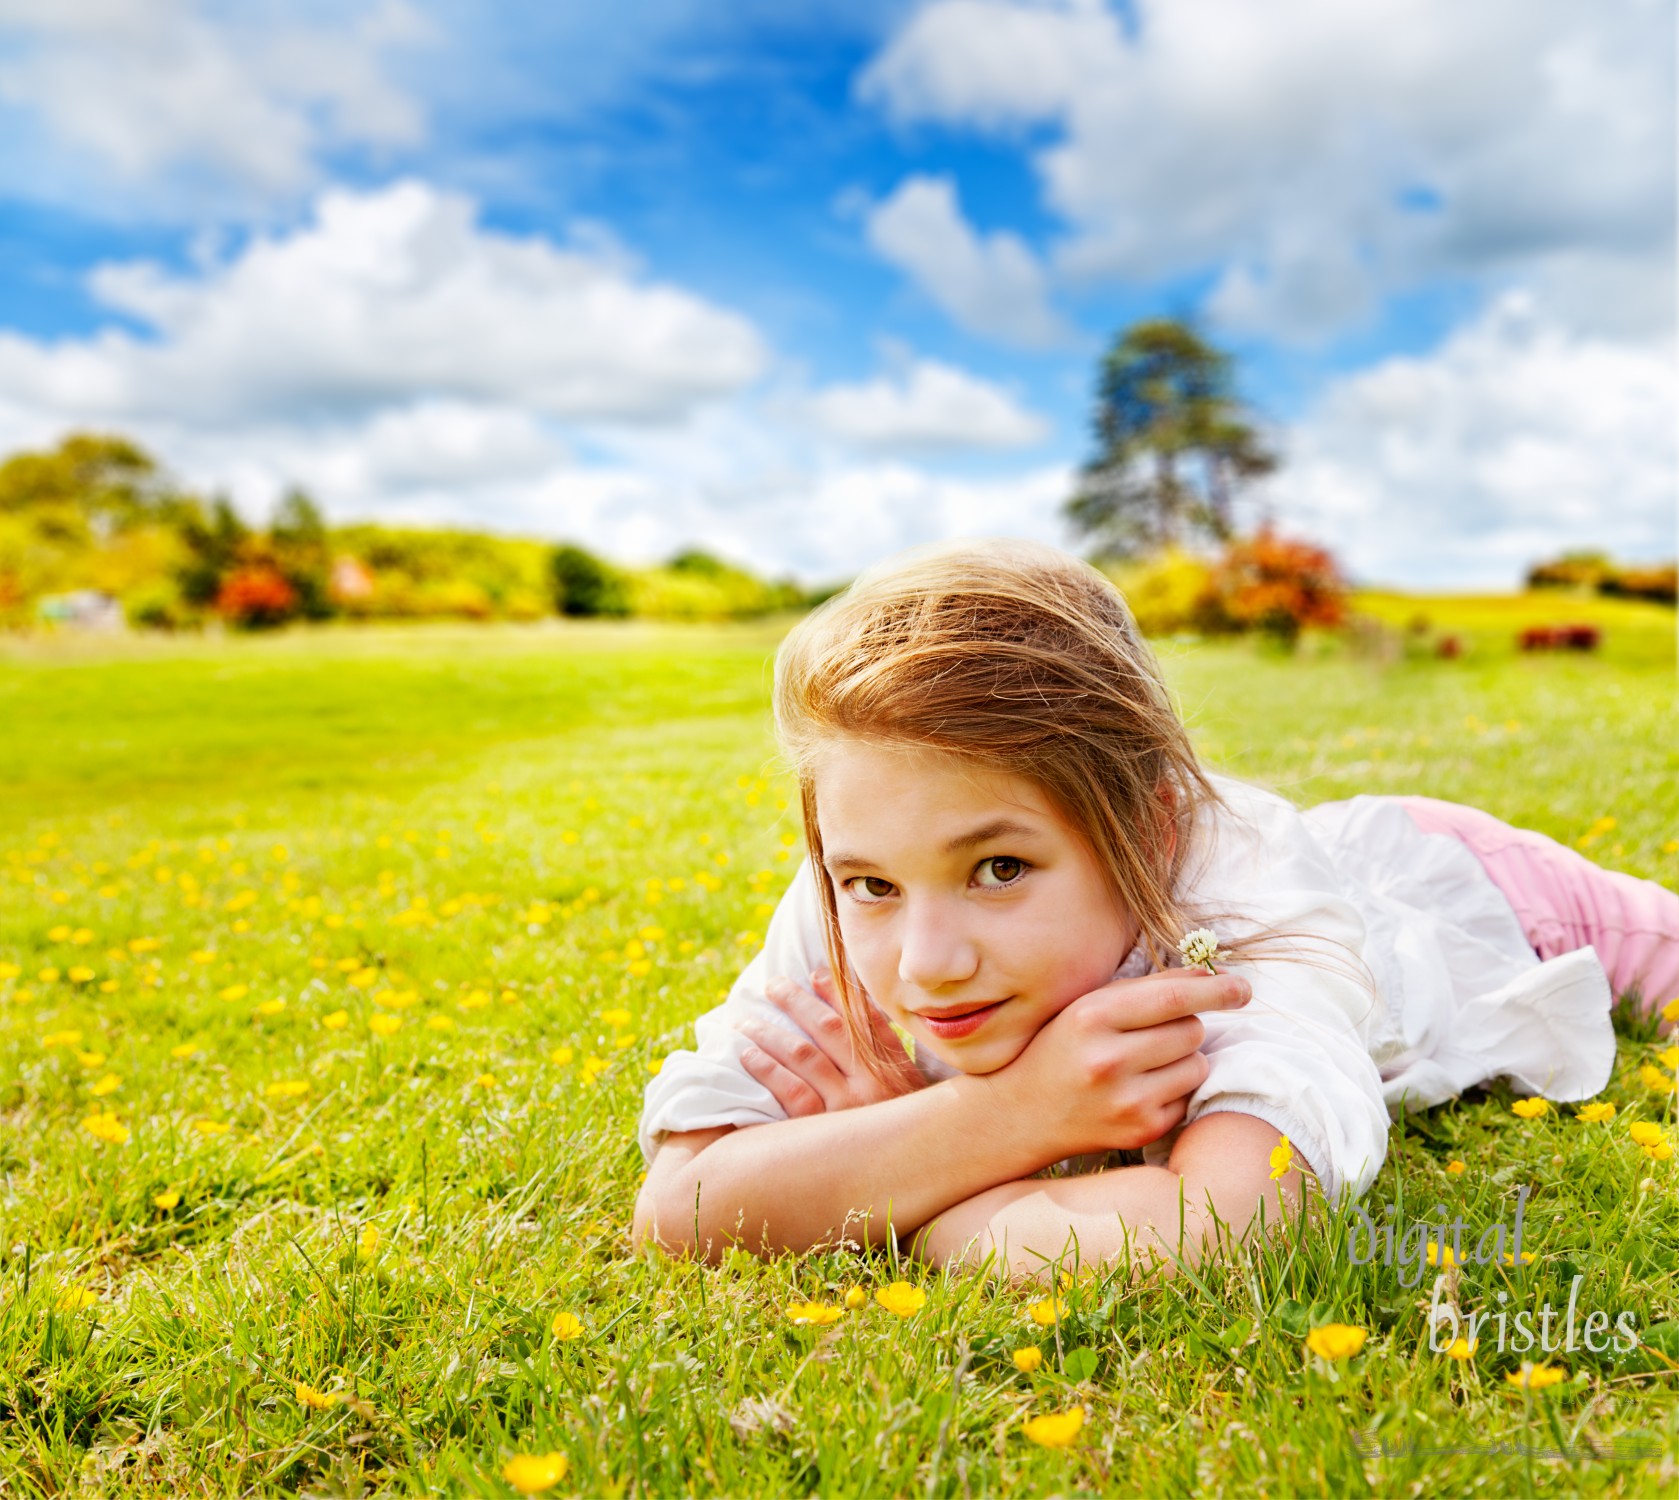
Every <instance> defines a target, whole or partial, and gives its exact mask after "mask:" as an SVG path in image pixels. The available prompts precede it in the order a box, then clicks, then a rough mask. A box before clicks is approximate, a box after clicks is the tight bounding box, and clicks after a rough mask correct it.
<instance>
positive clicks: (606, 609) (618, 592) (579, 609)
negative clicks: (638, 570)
mask: <svg viewBox="0 0 1679 1500" xmlns="http://www.w3.org/2000/svg"><path fill="white" fill-rule="evenodd" d="M552 566H553V578H554V608H555V609H556V610H558V611H559V613H560V614H562V615H577V616H589V615H627V614H628V613H629V612H630V601H629V593H628V591H627V590H626V589H625V587H624V581H623V579H622V577H620V575H619V573H618V570H617V569H616V568H614V567H613V566H612V565H611V564H610V563H607V562H603V561H602V560H601V559H600V558H598V557H596V556H595V555H594V553H592V552H588V551H585V550H584V549H583V548H582V547H579V546H576V545H574V544H573V543H571V542H562V543H561V544H560V545H559V546H558V547H556V548H555V549H554V556H553V565H552Z"/></svg>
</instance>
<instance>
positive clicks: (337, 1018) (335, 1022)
mask: <svg viewBox="0 0 1679 1500" xmlns="http://www.w3.org/2000/svg"><path fill="white" fill-rule="evenodd" d="M349 1024H350V1013H349V1011H347V1010H335V1011H332V1012H331V1013H330V1014H328V1015H324V1016H322V1017H321V1025H323V1026H324V1027H326V1029H327V1030H328V1031H342V1030H343V1029H344V1028H345V1027H346V1026H348V1025H349Z"/></svg>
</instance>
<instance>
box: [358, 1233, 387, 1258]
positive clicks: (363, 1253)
mask: <svg viewBox="0 0 1679 1500" xmlns="http://www.w3.org/2000/svg"><path fill="white" fill-rule="evenodd" d="M383 1238H384V1236H383V1235H382V1234H380V1233H379V1226H378V1225H377V1224H369V1225H367V1227H366V1228H364V1229H363V1230H362V1232H361V1234H360V1235H359V1236H357V1238H356V1258H357V1259H358V1260H372V1259H373V1257H374V1256H375V1255H377V1254H378V1253H379V1241H380V1240H381V1239H383Z"/></svg>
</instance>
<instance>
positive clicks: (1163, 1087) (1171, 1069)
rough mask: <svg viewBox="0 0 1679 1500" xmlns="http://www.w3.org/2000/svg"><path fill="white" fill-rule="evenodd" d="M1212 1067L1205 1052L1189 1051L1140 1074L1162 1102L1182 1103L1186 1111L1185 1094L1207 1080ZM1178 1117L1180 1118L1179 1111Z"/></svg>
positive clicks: (1193, 1090)
mask: <svg viewBox="0 0 1679 1500" xmlns="http://www.w3.org/2000/svg"><path fill="white" fill-rule="evenodd" d="M1212 1068H1213V1065H1212V1063H1210V1062H1209V1061H1208V1060H1207V1054H1206V1053H1205V1052H1191V1053H1190V1054H1189V1056H1188V1057H1181V1058H1179V1059H1178V1060H1177V1061H1176V1062H1171V1063H1167V1064H1166V1066H1165V1067H1163V1068H1150V1069H1149V1071H1148V1072H1146V1073H1144V1074H1143V1075H1142V1082H1144V1083H1145V1084H1147V1085H1148V1090H1149V1093H1150V1094H1151V1095H1152V1096H1153V1097H1154V1098H1156V1099H1158V1100H1160V1101H1161V1103H1162V1104H1173V1103H1182V1104H1184V1106H1185V1110H1186V1111H1187V1108H1188V1102H1187V1099H1186V1096H1187V1095H1189V1094H1193V1093H1194V1092H1195V1091H1196V1089H1198V1088H1200V1087H1201V1085H1202V1084H1204V1083H1205V1082H1206V1081H1207V1074H1208V1073H1210V1072H1212ZM1179 1118H1180V1119H1181V1118H1182V1114H1181V1113H1180V1115H1179Z"/></svg>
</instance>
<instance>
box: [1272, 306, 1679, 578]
mask: <svg viewBox="0 0 1679 1500" xmlns="http://www.w3.org/2000/svg"><path fill="white" fill-rule="evenodd" d="M1676 399H1679V379H1676V376H1675V370H1674V365H1673V360H1672V358H1671V356H1670V355H1669V354H1667V353H1665V352H1663V351H1660V350H1653V349H1646V348H1640V347H1637V346H1632V345H1625V344H1617V343H1613V342H1610V341H1607V340H1603V339H1596V338H1592V337H1588V336H1583V335H1580V334H1578V333H1573V332H1570V331H1568V330H1566V329H1565V328H1563V327H1560V326H1559V325H1558V324H1556V323H1555V322H1553V321H1551V320H1549V319H1547V318H1545V317H1543V316H1542V315H1540V314H1539V313H1538V312H1537V311H1536V309H1535V305H1534V303H1533V301H1532V299H1531V298H1529V297H1526V296H1523V295H1519V294H1512V295H1510V296H1508V297H1506V298H1504V299H1502V300H1501V301H1500V302H1499V303H1497V304H1496V305H1495V306H1494V307H1492V308H1491V309H1490V310H1489V311H1488V312H1487V313H1486V314H1485V315H1484V316H1482V317H1481V318H1479V319H1477V320H1476V321H1475V322H1474V323H1472V324H1471V325H1469V326H1468V327H1466V328H1464V329H1462V330H1460V331H1459V332H1458V333H1457V334H1455V335H1454V336H1453V337H1452V338H1451V339H1449V340H1448V341H1447V342H1446V343H1445V344H1444V345H1443V346H1442V347H1441V348H1440V349H1439V350H1437V351H1436V352H1435V353H1433V354H1431V355H1428V356H1426V357H1420V358H1416V357H1405V358H1391V359H1387V360H1384V361H1381V362H1380V363H1378V364H1376V365H1374V366H1373V367H1371V368H1369V369H1367V370H1363V371H1360V372H1359V373H1357V374H1354V375H1351V376H1348V377H1346V378H1344V379H1343V380H1341V381H1339V382H1337V383H1336V384H1334V385H1332V386H1331V387H1330V388H1329V389H1328V390H1326V391H1325V393H1324V394H1323V396H1322V397H1321V399H1320V400H1319V401H1318V403H1317V404H1316V406H1315V407H1314V409H1313V410H1312V411H1311V412H1309V413H1308V414H1307V415H1306V417H1305V418H1304V419H1303V420H1302V421H1301V422H1300V423H1299V424H1297V426H1296V427H1295V428H1294V429H1293V431H1292V432H1291V433H1290V435H1289V440H1288V445H1287V446H1288V463H1287V465H1286V467H1285V468H1284V469H1283V471H1282V472H1281V473H1280V474H1279V475H1278V476H1277V477H1276V478H1275V479H1273V480H1271V481H1269V482H1268V484H1269V493H1268V494H1267V495H1265V496H1264V497H1263V498H1264V499H1265V500H1267V501H1268V502H1269V505H1270V507H1271V509H1272V510H1273V511H1274V512H1275V514H1276V515H1277V516H1278V517H1279V518H1280V520H1281V522H1282V524H1283V525H1284V526H1285V528H1286V527H1289V526H1293V525H1299V526H1302V527H1304V528H1305V530H1306V531H1307V532H1308V533H1309V534H1312V535H1316V536H1320V537H1323V538H1326V539H1327V540H1329V541H1330V542H1331V543H1332V544H1333V545H1334V547H1335V549H1336V550H1337V552H1338V553H1339V554H1340V555H1341V557H1342V558H1343V560H1344V561H1345V562H1346V563H1347V564H1348V565H1349V566H1350V567H1351V568H1352V569H1353V570H1354V571H1355V572H1356V573H1357V574H1358V575H1359V576H1361V577H1364V578H1369V579H1376V580H1382V581H1391V582H1400V583H1414V584H1424V585H1431V586H1438V587H1480V586H1486V587H1498V588H1505V587H1509V586H1511V585H1513V584H1515V583H1517V582H1518V581H1519V580H1520V577H1521V574H1522V571H1523V569H1524V568H1525V567H1526V566H1527V565H1528V564H1529V563H1532V562H1533V561H1535V560H1537V559H1538V558H1540V557H1544V556H1547V555H1551V554H1554V553H1556V552H1558V551H1559V550H1561V549H1563V548H1567V547H1582V546H1590V547H1602V548H1606V549H1607V550H1609V551H1610V552H1612V553H1614V554H1615V555H1617V556H1620V557H1625V558H1644V559H1654V558H1660V557H1664V556H1671V555H1672V553H1673V545H1674V529H1675V524H1676V520H1679V441H1676V435H1675V430H1674V420H1673V413H1674V408H1675V401H1676Z"/></svg>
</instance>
